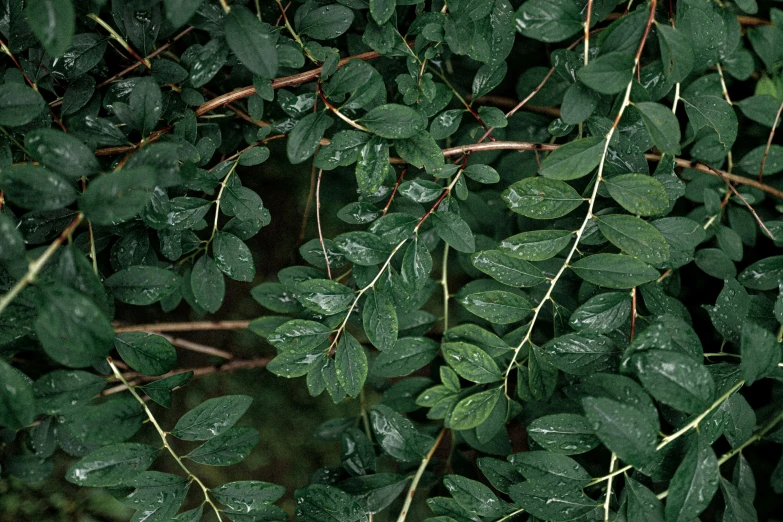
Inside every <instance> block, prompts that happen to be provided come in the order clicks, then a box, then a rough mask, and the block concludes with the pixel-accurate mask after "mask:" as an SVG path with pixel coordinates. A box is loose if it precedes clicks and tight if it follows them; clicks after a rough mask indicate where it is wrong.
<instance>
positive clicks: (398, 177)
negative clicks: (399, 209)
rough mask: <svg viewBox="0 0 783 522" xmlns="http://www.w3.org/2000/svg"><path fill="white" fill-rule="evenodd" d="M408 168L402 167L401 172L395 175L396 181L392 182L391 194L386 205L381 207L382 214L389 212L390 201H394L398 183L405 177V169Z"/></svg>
mask: <svg viewBox="0 0 783 522" xmlns="http://www.w3.org/2000/svg"><path fill="white" fill-rule="evenodd" d="M406 170H408V169H407V168H404V169H402V172H400V175H399V176H397V182H396V183H395V184H394V188H393V189H392V193H391V196H389V201H387V202H386V206H385V207H383V214H382V215H384V216H385V215H386V213H387V212H389V207H391V204H392V201H394V195H395V194H397V189H398V188H399V187H400V183H402V178H403V177H405V171H406Z"/></svg>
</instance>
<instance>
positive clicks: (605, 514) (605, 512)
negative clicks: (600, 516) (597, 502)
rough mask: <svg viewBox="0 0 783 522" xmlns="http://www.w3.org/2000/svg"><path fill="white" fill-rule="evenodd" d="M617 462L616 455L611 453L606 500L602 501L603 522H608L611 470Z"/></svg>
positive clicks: (612, 477)
mask: <svg viewBox="0 0 783 522" xmlns="http://www.w3.org/2000/svg"><path fill="white" fill-rule="evenodd" d="M616 461H617V455H615V454H614V452H612V458H611V459H610V460H609V475H610V476H609V480H608V481H607V483H606V500H604V522H609V501H610V500H611V499H612V480H614V475H612V470H613V469H614V463H615V462H616Z"/></svg>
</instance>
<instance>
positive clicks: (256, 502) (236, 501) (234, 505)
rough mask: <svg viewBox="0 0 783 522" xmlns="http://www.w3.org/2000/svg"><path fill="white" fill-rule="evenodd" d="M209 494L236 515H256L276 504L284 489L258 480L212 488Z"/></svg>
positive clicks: (230, 483)
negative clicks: (236, 513) (268, 506)
mask: <svg viewBox="0 0 783 522" xmlns="http://www.w3.org/2000/svg"><path fill="white" fill-rule="evenodd" d="M210 491H211V493H212V494H213V495H214V496H215V498H216V499H217V500H218V502H220V503H221V504H225V505H226V506H228V508H229V509H231V510H232V511H235V512H238V513H248V514H251V513H256V512H259V511H263V510H264V509H265V508H266V506H267V505H269V504H271V503H272V502H276V501H277V500H279V499H280V497H282V496H283V495H284V494H285V488H284V487H283V486H278V485H277V484H270V483H269V482H261V481H260V480H242V481H238V482H229V483H227V484H223V485H222V486H218V487H216V488H212V489H211V490H210Z"/></svg>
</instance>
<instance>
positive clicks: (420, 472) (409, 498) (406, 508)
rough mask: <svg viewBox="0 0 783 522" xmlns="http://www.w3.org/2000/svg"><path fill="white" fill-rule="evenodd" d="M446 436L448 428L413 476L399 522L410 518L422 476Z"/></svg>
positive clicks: (443, 431) (441, 432) (440, 435)
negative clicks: (410, 511)
mask: <svg viewBox="0 0 783 522" xmlns="http://www.w3.org/2000/svg"><path fill="white" fill-rule="evenodd" d="M445 434H446V428H443V429H442V430H440V434H439V435H438V438H437V439H435V444H433V445H432V448H430V451H429V452H428V453H427V455H426V456H425V457H424V458H423V459H421V464H420V465H419V469H418V470H416V474H415V475H414V476H413V481H412V482H411V487H410V489H409V490H408V493H407V494H406V495H405V503H404V504H403V505H402V511H400V516H399V517H397V522H405V519H406V518H407V516H408V511H409V510H410V508H411V502H413V496H414V495H415V494H416V488H417V487H418V485H419V481H420V480H421V476H422V475H423V474H424V470H425V469H427V465H428V464H429V463H430V460H432V456H433V455H434V454H435V450H437V449H438V446H439V445H440V443H441V441H442V440H443V436H444V435H445Z"/></svg>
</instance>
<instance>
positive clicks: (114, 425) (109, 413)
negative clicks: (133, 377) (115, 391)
mask: <svg viewBox="0 0 783 522" xmlns="http://www.w3.org/2000/svg"><path fill="white" fill-rule="evenodd" d="M65 419H66V423H65V426H64V427H65V428H67V429H68V431H70V432H71V433H72V434H73V435H74V437H76V438H77V439H78V440H80V441H82V442H88V443H92V444H100V445H107V444H115V443H117V442H125V441H126V440H128V439H129V438H131V437H133V436H134V435H135V434H136V433H138V431H139V430H140V429H141V426H142V424H143V423H144V421H145V420H146V419H147V416H146V415H145V414H144V409H143V408H142V406H141V404H139V402H138V401H137V400H136V399H135V398H133V397H131V396H128V395H125V396H123V397H119V398H116V399H111V400H108V401H106V402H103V403H101V404H98V405H97V406H81V407H79V408H74V409H72V410H69V411H67V412H66V415H65Z"/></svg>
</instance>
